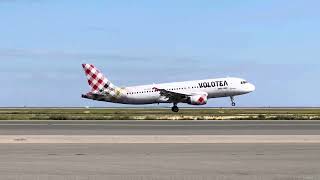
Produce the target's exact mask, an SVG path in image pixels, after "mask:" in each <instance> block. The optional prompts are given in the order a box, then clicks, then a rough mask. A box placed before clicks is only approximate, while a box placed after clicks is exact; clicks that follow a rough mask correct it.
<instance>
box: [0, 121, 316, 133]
mask: <svg viewBox="0 0 320 180" xmlns="http://www.w3.org/2000/svg"><path fill="white" fill-rule="evenodd" d="M0 135H320V121H280V120H277V121H266V120H264V121H122V120H121V121H84V120H82V121H0Z"/></svg>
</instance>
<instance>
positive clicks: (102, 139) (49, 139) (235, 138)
mask: <svg viewBox="0 0 320 180" xmlns="http://www.w3.org/2000/svg"><path fill="white" fill-rule="evenodd" d="M5 143H9V144H12V143H14V144H25V143H35V144H60V143H61V144H65V143H70V144H77V143H79V144H92V143H98V144H110V143H120V144H121V143H148V144H154V143H159V144H160V143H192V144H197V143H211V144H215V143H255V144H256V143H320V135H0V144H5Z"/></svg>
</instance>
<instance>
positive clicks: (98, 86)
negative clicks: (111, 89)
mask: <svg viewBox="0 0 320 180" xmlns="http://www.w3.org/2000/svg"><path fill="white" fill-rule="evenodd" d="M82 67H83V69H84V72H85V74H86V76H87V79H88V83H89V85H90V86H91V88H92V89H91V92H93V93H98V92H101V91H103V89H104V87H105V85H106V84H108V80H107V79H106V78H105V77H104V76H103V74H102V73H101V72H100V71H99V70H98V69H97V68H96V67H94V66H93V65H92V64H82Z"/></svg>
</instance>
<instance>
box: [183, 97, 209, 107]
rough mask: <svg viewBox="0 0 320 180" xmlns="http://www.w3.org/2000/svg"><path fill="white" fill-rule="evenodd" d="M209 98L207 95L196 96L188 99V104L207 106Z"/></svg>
mask: <svg viewBox="0 0 320 180" xmlns="http://www.w3.org/2000/svg"><path fill="white" fill-rule="evenodd" d="M207 102H208V98H207V96H206V95H194V96H190V97H189V98H188V101H187V103H188V104H191V105H204V104H207Z"/></svg>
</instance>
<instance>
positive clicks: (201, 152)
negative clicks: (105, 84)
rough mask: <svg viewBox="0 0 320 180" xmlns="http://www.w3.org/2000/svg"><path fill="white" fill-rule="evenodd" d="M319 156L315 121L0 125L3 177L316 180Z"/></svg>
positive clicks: (318, 126) (0, 171) (12, 122)
mask: <svg viewBox="0 0 320 180" xmlns="http://www.w3.org/2000/svg"><path fill="white" fill-rule="evenodd" d="M2 111H3V112H4V111H5V110H2ZM42 111H44V110H42ZM77 111H79V110H77ZM81 111H84V110H83V109H81ZM113 111H114V110H113ZM161 111H163V110H161ZM220 111H221V110H220ZM297 111H298V110H296V111H294V112H291V114H296V115H301V114H304V115H305V116H306V115H310V114H311V115H312V116H315V115H317V113H319V110H312V109H309V110H308V112H307V110H303V113H302V112H301V111H300V110H299V112H297ZM3 112H2V113H3ZM11 112H12V111H11ZM29 112H30V111H28V113H29ZM67 112H69V114H70V111H67ZM67 112H66V111H64V112H63V113H66V114H67ZM73 112H74V111H73ZM116 112H118V111H116ZM131 112H133V111H131ZM250 112H251V113H252V114H258V116H259V113H265V111H264V112H262V111H261V112H258V113H257V111H253V110H250ZM250 112H249V111H248V112H247V113H250ZM275 112H276V113H278V114H283V113H285V112H284V111H280V110H279V111H276V110H275V111H273V113H275ZM46 113H48V112H46ZM58 113H61V112H59V111H55V112H54V113H52V111H51V114H49V116H52V115H57V114H58ZM83 113H84V112H83ZM90 113H92V111H90ZM95 113H98V114H99V113H101V114H104V116H106V114H107V113H106V112H103V113H102V112H101V111H98V112H95ZM118 113H119V112H118ZM140 113H141V112H140ZM165 113H168V112H165ZM181 113H186V112H181ZM192 113H194V111H193V112H192ZM203 113H208V112H203ZM211 113H212V112H211ZM224 113H225V114H226V111H225V112H224ZM229 113H230V112H229ZM242 113H243V111H242ZM7 114H8V113H7ZM12 114H14V113H12ZM25 114H27V113H25ZM29 114H30V113H29ZM34 114H36V113H35V112H34ZM44 114H45V113H44V112H42V113H39V111H38V115H41V116H43V115H44ZM84 114H86V113H84ZM159 114H160V115H161V113H159ZM200 114H201V113H200ZM212 114H214V113H212ZM239 114H240V113H239ZM287 114H289V113H287ZM16 115H19V116H21V115H23V113H21V112H16ZM31 115H32V113H31ZM47 115H48V114H47ZM229 115H232V114H229ZM28 117H29V116H28ZM308 117H309V116H308ZM310 117H311V116H310ZM3 119H4V118H3ZM319 154H320V121H318V120H301V121H300V120H241V121H239V120H222V121H221V120H219V121H207V120H197V121H172V120H166V121H163V120H162V121H159V120H156V121H146V120H138V121H137V120H133V121H130V120H107V121H103V120H31V119H27V120H9V121H8V120H1V121H0V179H5V180H6V179H10V180H11V179H12V180H13V179H14V180H15V179H23V180H25V179H27V180H28V179H30V180H31V179H32V180H33V179H39V180H40V179H41V180H49V179H50V180H51V179H55V180H56V179H58V180H59V179H61V180H82V179H83V180H88V179H90V180H91V179H94V180H100V179H101V180H102V179H103V180H105V179H115V180H118V179H119V180H120V179H121V180H122V179H125V180H149V179H152V180H162V179H165V180H166V179H168V180H180V179H182V180H212V179H213V180H215V179H216V180H233V179H236V180H270V179H271V180H317V179H320V166H319V164H320V156H319Z"/></svg>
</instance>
